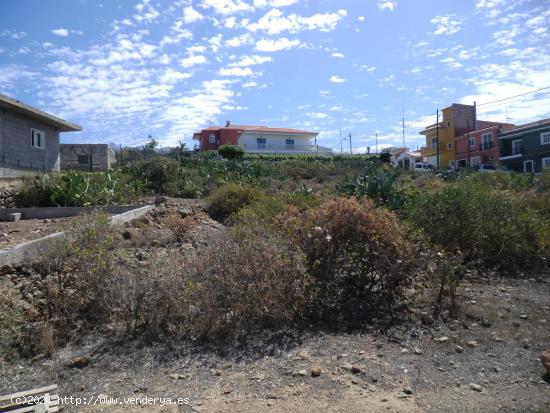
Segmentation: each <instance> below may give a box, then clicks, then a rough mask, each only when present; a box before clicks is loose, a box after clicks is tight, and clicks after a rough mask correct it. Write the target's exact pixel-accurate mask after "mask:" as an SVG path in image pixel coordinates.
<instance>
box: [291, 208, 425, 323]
mask: <svg viewBox="0 0 550 413" xmlns="http://www.w3.org/2000/svg"><path fill="white" fill-rule="evenodd" d="M280 225H281V226H282V227H284V228H285V230H286V232H287V234H288V237H289V239H292V240H293V241H294V242H295V243H296V244H297V245H298V246H299V247H300V248H301V249H302V250H303V252H304V253H305V256H306V265H307V269H308V272H309V274H310V275H311V276H312V277H313V279H314V284H315V295H314V296H312V297H311V308H312V310H313V311H314V315H315V314H316V315H318V316H319V317H320V318H322V317H324V316H325V315H334V316H339V317H343V318H345V319H347V320H348V321H351V320H352V319H353V318H354V317H360V318H361V319H363V318H364V317H365V316H366V315H368V312H369V311H372V310H381V309H388V308H389V307H390V306H391V305H392V304H393V303H394V300H395V298H396V297H398V296H399V295H400V294H401V293H402V292H403V290H404V289H405V288H406V287H408V286H409V285H410V284H411V282H412V280H413V279H414V276H415V275H416V272H417V268H416V264H415V259H414V251H413V245H412V244H411V243H410V242H408V241H407V239H406V237H405V233H404V230H403V229H402V228H401V227H400V226H399V225H398V223H397V221H396V218H395V216H394V214H393V213H391V212H388V211H387V210H385V209H381V208H376V207H375V206H374V205H373V203H372V201H370V200H368V199H365V200H362V201H358V200H355V199H345V198H337V199H334V200H330V201H328V202H325V203H324V204H322V205H321V206H320V207H318V208H314V209H309V210H306V211H305V212H302V213H299V212H298V211H290V213H288V214H287V215H285V216H284V217H281V218H280Z"/></svg>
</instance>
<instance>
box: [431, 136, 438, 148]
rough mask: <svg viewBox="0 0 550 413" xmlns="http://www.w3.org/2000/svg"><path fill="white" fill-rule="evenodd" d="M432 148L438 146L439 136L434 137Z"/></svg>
mask: <svg viewBox="0 0 550 413" xmlns="http://www.w3.org/2000/svg"><path fill="white" fill-rule="evenodd" d="M432 148H437V138H432Z"/></svg>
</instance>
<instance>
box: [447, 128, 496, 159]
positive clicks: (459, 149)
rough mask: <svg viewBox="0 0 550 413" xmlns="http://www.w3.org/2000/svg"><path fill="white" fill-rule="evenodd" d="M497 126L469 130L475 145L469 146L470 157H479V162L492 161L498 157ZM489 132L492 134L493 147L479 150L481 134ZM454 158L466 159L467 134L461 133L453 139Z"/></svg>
mask: <svg viewBox="0 0 550 413" xmlns="http://www.w3.org/2000/svg"><path fill="white" fill-rule="evenodd" d="M498 129H499V128H498V127H494V128H491V129H485V130H478V131H472V132H470V138H474V139H475V145H474V147H473V148H470V152H469V155H470V158H472V157H474V156H479V157H480V162H481V163H494V162H497V161H498V159H499V143H498ZM489 132H491V133H492V134H493V147H492V148H489V149H485V150H482V151H480V150H479V145H480V144H481V143H482V138H481V135H483V134H485V133H489ZM455 150H456V152H455V159H456V160H457V161H459V160H463V159H468V136H467V135H462V136H459V137H458V138H456V139H455Z"/></svg>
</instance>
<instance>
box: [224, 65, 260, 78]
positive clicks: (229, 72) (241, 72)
mask: <svg viewBox="0 0 550 413" xmlns="http://www.w3.org/2000/svg"><path fill="white" fill-rule="evenodd" d="M218 74H219V75H220V76H238V77H246V76H254V75H255V73H254V72H253V71H252V69H250V68H249V67H230V68H222V69H220V70H219V71H218Z"/></svg>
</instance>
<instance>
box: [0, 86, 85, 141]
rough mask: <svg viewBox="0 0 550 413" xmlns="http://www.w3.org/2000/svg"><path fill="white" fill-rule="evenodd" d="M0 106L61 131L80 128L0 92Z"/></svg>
mask: <svg viewBox="0 0 550 413" xmlns="http://www.w3.org/2000/svg"><path fill="white" fill-rule="evenodd" d="M0 108H5V109H10V110H13V111H14V112H17V113H20V114H23V115H25V116H28V117H30V118H33V119H36V120H39V121H41V122H44V123H46V124H48V125H52V126H55V127H56V128H58V129H59V130H60V131H61V132H75V131H81V130H82V127H81V126H79V125H77V124H76V123H72V122H69V121H66V120H65V119H61V118H58V117H57V116H54V115H51V114H49V113H46V112H44V111H42V110H40V109H37V108H35V107H33V106H31V105H27V104H26V103H23V102H21V101H19V100H17V99H13V98H10V97H9V96H6V95H3V94H1V93H0Z"/></svg>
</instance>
